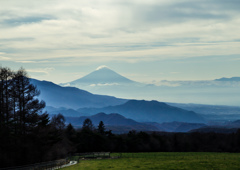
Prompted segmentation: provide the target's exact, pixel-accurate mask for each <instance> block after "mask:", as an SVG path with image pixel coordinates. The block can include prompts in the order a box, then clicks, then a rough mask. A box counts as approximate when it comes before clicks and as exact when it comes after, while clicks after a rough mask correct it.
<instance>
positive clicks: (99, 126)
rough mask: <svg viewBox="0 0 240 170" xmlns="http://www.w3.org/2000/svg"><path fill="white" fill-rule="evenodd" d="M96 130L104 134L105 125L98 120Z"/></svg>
mask: <svg viewBox="0 0 240 170" xmlns="http://www.w3.org/2000/svg"><path fill="white" fill-rule="evenodd" d="M97 131H98V133H100V134H101V135H105V126H104V123H103V121H100V122H99V125H98V129H97Z"/></svg>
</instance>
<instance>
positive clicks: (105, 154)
mask: <svg viewBox="0 0 240 170" xmlns="http://www.w3.org/2000/svg"><path fill="white" fill-rule="evenodd" d="M73 156H78V157H79V159H81V158H84V159H96V158H110V152H89V153H75V154H74V155H73Z"/></svg>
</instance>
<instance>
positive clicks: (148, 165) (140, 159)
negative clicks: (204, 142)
mask: <svg viewBox="0 0 240 170" xmlns="http://www.w3.org/2000/svg"><path fill="white" fill-rule="evenodd" d="M116 155H117V156H118V155H119V156H120V154H117V153H115V154H111V156H116ZM64 169H66V170H67V169H70V170H71V169H72V170H75V169H84V170H85V169H91V170H92V169H98V170H100V169H102V170H104V169H119V170H120V169H121V170H123V169H194V170H197V169H207V170H210V169H216V170H218V169H227V170H231V169H240V153H193V152H189V153H186V152H183V153H176V152H168V153H165V152H163V153H159V152H158V153H122V154H121V158H119V159H102V160H80V162H79V163H78V164H77V165H74V166H71V167H67V168H64Z"/></svg>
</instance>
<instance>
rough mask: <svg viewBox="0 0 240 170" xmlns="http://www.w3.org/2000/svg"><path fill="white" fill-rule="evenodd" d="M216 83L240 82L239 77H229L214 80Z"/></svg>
mask: <svg viewBox="0 0 240 170" xmlns="http://www.w3.org/2000/svg"><path fill="white" fill-rule="evenodd" d="M216 81H240V77H231V78H225V77H223V78H220V79H216Z"/></svg>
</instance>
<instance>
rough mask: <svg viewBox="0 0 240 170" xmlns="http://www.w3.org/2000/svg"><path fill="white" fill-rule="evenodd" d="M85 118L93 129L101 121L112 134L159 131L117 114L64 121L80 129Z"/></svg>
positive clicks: (100, 114)
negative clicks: (91, 123) (92, 125)
mask: <svg viewBox="0 0 240 170" xmlns="http://www.w3.org/2000/svg"><path fill="white" fill-rule="evenodd" d="M87 118H89V119H91V121H92V122H93V124H94V126H95V127H97V126H98V124H99V122H100V121H103V122H104V125H105V127H106V128H107V129H108V130H112V131H113V133H128V132H129V131H131V130H136V131H159V128H157V127H156V126H153V125H150V124H145V123H139V122H136V121H134V120H132V119H127V118H125V117H124V116H122V115H120V114H117V113H111V114H105V113H98V114H95V115H92V116H81V117H79V118H76V117H66V121H67V122H68V123H71V124H72V125H74V126H76V127H81V125H82V124H83V122H84V120H85V119H87Z"/></svg>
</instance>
